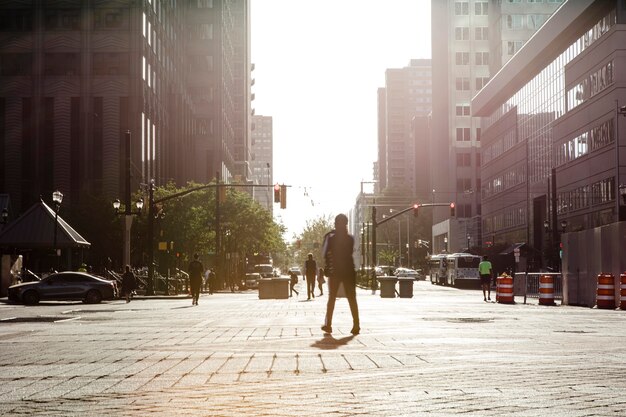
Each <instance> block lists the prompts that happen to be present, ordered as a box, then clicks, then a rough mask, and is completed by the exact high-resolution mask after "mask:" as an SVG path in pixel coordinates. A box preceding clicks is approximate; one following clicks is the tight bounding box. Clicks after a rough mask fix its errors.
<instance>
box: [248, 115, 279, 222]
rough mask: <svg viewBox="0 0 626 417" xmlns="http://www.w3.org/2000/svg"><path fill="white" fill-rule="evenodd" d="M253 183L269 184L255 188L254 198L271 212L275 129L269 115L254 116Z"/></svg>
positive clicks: (251, 165)
mask: <svg viewBox="0 0 626 417" xmlns="http://www.w3.org/2000/svg"><path fill="white" fill-rule="evenodd" d="M252 126H253V128H252V148H251V150H252V158H251V160H250V168H251V170H252V183H253V184H257V185H267V186H268V188H267V189H265V188H254V199H255V200H256V201H258V202H259V204H261V205H262V206H263V207H266V208H267V210H269V212H270V213H272V209H273V202H274V200H273V198H274V195H273V188H271V186H272V184H273V177H274V175H273V173H274V163H273V154H274V151H273V146H274V145H273V143H274V140H273V131H272V118H271V117H269V116H252Z"/></svg>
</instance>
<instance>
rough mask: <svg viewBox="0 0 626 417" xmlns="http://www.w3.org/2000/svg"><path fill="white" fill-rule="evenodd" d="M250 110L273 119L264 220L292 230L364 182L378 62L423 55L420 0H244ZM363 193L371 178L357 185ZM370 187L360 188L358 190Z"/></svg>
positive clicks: (424, 12)
mask: <svg viewBox="0 0 626 417" xmlns="http://www.w3.org/2000/svg"><path fill="white" fill-rule="evenodd" d="M251 4H252V6H251V26H252V32H251V37H252V38H251V44H252V50H251V53H252V62H253V63H254V64H255V70H254V71H253V73H252V77H253V78H254V79H255V84H254V86H253V87H252V92H253V93H254V94H255V100H254V101H253V102H252V107H253V108H254V109H255V114H257V115H263V116H271V117H272V118H273V140H274V144H273V145H274V149H273V151H274V158H273V159H274V160H273V163H272V164H273V171H274V183H280V184H286V185H288V186H289V188H288V190H287V208H286V209H284V210H283V209H280V208H279V206H278V204H275V205H274V218H275V219H276V221H278V222H282V223H283V224H284V225H285V226H286V227H287V233H286V234H285V238H286V239H287V240H291V239H292V238H293V236H294V235H298V234H300V233H301V232H302V231H303V230H304V228H305V227H306V224H307V222H308V221H312V220H314V219H317V218H320V217H326V216H331V218H334V216H335V215H336V214H338V213H345V214H348V212H349V211H350V209H351V208H353V207H354V204H355V202H356V197H357V195H358V194H359V192H360V191H361V182H371V181H372V180H373V163H374V161H376V160H377V158H378V156H377V153H378V151H377V146H378V145H377V142H378V139H377V129H378V122H377V90H378V88H379V87H384V86H385V70H386V69H388V68H403V67H405V66H408V64H409V61H410V60H411V59H418V58H430V57H431V42H430V0H385V1H380V0H251ZM363 187H364V189H365V190H366V191H371V184H367V183H366V184H364V185H363ZM367 187H370V188H367Z"/></svg>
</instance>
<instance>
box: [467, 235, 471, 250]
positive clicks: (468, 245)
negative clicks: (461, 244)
mask: <svg viewBox="0 0 626 417" xmlns="http://www.w3.org/2000/svg"><path fill="white" fill-rule="evenodd" d="M466 238H467V252H468V253H469V251H470V241H471V240H472V237H471V236H470V235H469V234H468V235H467V236H466Z"/></svg>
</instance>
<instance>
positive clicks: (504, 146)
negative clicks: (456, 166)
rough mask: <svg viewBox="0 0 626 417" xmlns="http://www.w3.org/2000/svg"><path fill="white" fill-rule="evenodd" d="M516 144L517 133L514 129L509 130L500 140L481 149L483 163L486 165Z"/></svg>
mask: <svg viewBox="0 0 626 417" xmlns="http://www.w3.org/2000/svg"><path fill="white" fill-rule="evenodd" d="M517 143H518V140H517V132H516V130H515V128H512V129H509V130H508V131H506V132H505V133H504V135H503V136H502V137H501V138H498V139H497V140H496V141H494V142H493V143H492V144H490V145H489V146H486V147H485V148H484V149H483V152H482V153H483V161H485V163H487V162H490V161H492V160H494V159H495V158H497V157H499V156H500V155H502V154H503V153H505V152H506V151H508V150H509V149H511V148H512V147H513V146H515V145H517Z"/></svg>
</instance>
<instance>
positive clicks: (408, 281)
mask: <svg viewBox="0 0 626 417" xmlns="http://www.w3.org/2000/svg"><path fill="white" fill-rule="evenodd" d="M414 281H415V280H414V279H413V278H409V277H400V278H398V283H399V284H400V298H413V282H414Z"/></svg>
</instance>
